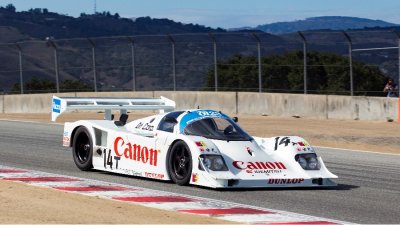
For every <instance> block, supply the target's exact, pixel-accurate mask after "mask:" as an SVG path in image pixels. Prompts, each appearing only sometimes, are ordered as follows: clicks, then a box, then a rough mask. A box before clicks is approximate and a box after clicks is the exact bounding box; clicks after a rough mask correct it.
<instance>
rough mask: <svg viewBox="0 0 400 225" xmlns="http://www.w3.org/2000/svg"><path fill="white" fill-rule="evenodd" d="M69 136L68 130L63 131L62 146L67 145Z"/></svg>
mask: <svg viewBox="0 0 400 225" xmlns="http://www.w3.org/2000/svg"><path fill="white" fill-rule="evenodd" d="M70 141H71V140H70V138H69V132H68V131H64V135H63V146H69V144H70Z"/></svg>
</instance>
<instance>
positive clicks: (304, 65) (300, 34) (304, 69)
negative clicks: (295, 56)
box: [297, 31, 308, 94]
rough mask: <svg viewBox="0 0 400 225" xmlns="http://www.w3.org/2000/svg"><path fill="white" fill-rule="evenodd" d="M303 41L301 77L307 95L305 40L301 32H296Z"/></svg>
mask: <svg viewBox="0 0 400 225" xmlns="http://www.w3.org/2000/svg"><path fill="white" fill-rule="evenodd" d="M297 33H298V34H299V36H300V37H301V39H302V40H303V75H304V78H303V79H304V94H307V79H308V73H307V39H306V37H305V36H304V35H303V33H302V32H301V31H299V32H297Z"/></svg>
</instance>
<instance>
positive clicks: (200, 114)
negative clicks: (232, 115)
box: [179, 110, 229, 133]
mask: <svg viewBox="0 0 400 225" xmlns="http://www.w3.org/2000/svg"><path fill="white" fill-rule="evenodd" d="M211 117H218V118H225V119H229V117H228V116H226V115H225V114H223V113H220V112H218V111H214V110H196V111H192V112H189V113H187V114H186V115H184V116H183V117H182V119H181V121H180V126H179V130H180V132H181V133H183V131H184V130H185V127H186V126H187V125H188V124H191V123H193V122H195V121H197V120H201V119H204V118H211Z"/></svg>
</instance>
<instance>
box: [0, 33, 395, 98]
mask: <svg viewBox="0 0 400 225" xmlns="http://www.w3.org/2000/svg"><path fill="white" fill-rule="evenodd" d="M399 46H400V35H399V34H398V33H397V32H394V31H387V30H370V31H347V32H344V31H326V32H325V31H324V32H320V31H319V32H299V33H291V34H286V35H280V36H275V35H270V34H267V33H260V32H256V33H252V32H248V33H241V32H229V33H228V32H227V33H202V34H197V33H196V34H170V35H147V36H146V35H140V36H129V37H98V38H76V39H58V40H56V39H54V38H51V37H49V38H46V40H43V41H38V40H34V41H21V42H16V43H5V44H0V78H1V81H0V89H1V90H2V91H3V92H4V93H10V94H11V93H22V94H24V93H32V92H36V93H38V92H68V91H150V90H173V91H196V90H208V91H226V90H234V91H256V92H289V93H305V94H306V93H328V94H344V95H359V94H360V93H362V94H366V93H367V94H372V95H383V94H382V91H381V90H377V89H374V90H365V87H361V85H360V84H361V82H360V80H362V79H363V77H360V76H359V74H361V72H360V67H363V70H364V69H365V70H372V68H378V70H379V72H381V73H383V74H385V75H386V76H388V77H391V78H393V79H394V80H396V81H399V82H397V83H400V80H399V73H400V66H399V65H400V50H399ZM290 53H292V54H293V53H296V54H294V55H296V58H294V59H293V60H289V61H284V60H283V58H285V57H286V58H285V60H286V59H290V57H292V56H293V55H290ZM315 53H321V54H324V53H327V54H333V55H337V56H340V57H341V58H340V60H339V61H342V63H337V61H338V59H337V58H336V59H335V60H336V61H335V60H332V59H330V58H329V57H328V56H325V58H322V61H321V60H316V59H315V57H316V55H315ZM288 54H289V55H288ZM235 57H237V58H238V60H237V61H234V60H232V59H233V58H235ZM272 57H275V58H272ZM279 57H281V58H279ZM276 59H282V60H281V61H279V62H277V61H276ZM274 60H275V61H274ZM324 60H325V61H324ZM284 62H285V63H284ZM355 64H356V66H357V67H355ZM318 71H323V72H324V73H327V74H329V73H331V74H329V75H330V78H329V79H342V80H339V81H337V83H339V84H338V85H340V86H341V88H337V89H334V88H333V89H326V88H325V89H322V88H320V87H322V86H324V82H329V80H326V81H324V80H321V79H319V80H317V79H316V78H315V76H316V74H317V75H318V73H319V72H318ZM237 73H239V75H243V76H239V77H238V78H237V80H235V81H234V82H230V79H231V77H230V75H231V74H237ZM343 74H345V76H343ZM232 76H233V75H232ZM284 77H286V78H284ZM335 77H336V78H335ZM34 79H37V82H36V83H38V84H37V86H35V82H30V81H32V80H34ZM232 79H233V78H232ZM235 79H236V78H235ZM327 79H328V78H327ZM39 81H40V82H41V83H40V82H39ZM45 81H46V82H47V83H46V82H45ZM287 82H292V83H295V84H296V85H286V84H285V83H287ZM28 84H29V85H30V86H27V85H28ZM43 87H46V88H43ZM368 87H369V86H368ZM363 88H364V89H363ZM382 89H383V87H382Z"/></svg>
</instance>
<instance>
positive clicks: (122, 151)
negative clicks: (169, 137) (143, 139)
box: [114, 137, 159, 166]
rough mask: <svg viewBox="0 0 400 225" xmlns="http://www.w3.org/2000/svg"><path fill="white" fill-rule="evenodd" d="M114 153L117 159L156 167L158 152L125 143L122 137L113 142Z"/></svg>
mask: <svg viewBox="0 0 400 225" xmlns="http://www.w3.org/2000/svg"><path fill="white" fill-rule="evenodd" d="M114 153H115V155H116V156H117V157H124V158H126V159H130V160H132V161H136V162H141V163H143V164H149V165H151V166H157V159H158V153H159V150H156V149H153V148H149V147H147V146H142V145H139V144H136V143H130V142H126V141H125V140H124V139H123V138H122V137H117V138H115V140H114Z"/></svg>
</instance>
